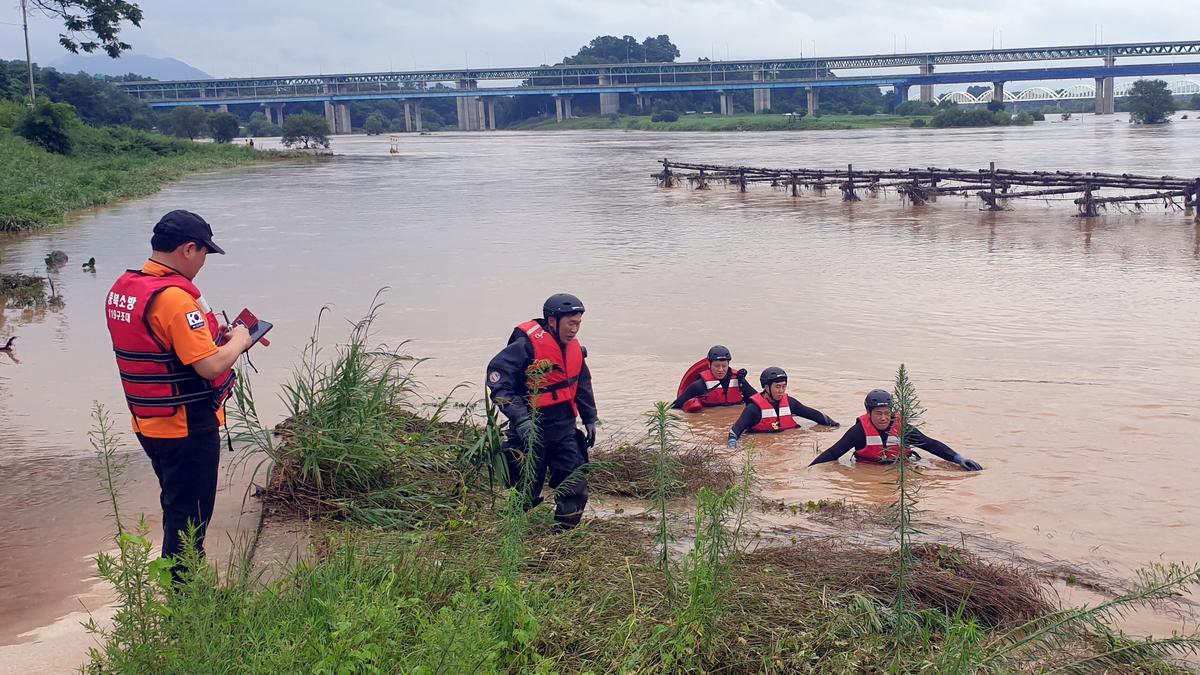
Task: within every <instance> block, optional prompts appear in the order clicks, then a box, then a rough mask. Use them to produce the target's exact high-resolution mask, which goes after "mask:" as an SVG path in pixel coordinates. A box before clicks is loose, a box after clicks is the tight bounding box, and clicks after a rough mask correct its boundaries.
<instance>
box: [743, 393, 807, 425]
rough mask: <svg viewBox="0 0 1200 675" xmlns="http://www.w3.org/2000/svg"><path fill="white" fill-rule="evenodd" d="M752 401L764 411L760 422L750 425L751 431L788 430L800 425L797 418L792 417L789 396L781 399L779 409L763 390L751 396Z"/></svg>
mask: <svg viewBox="0 0 1200 675" xmlns="http://www.w3.org/2000/svg"><path fill="white" fill-rule="evenodd" d="M750 403H753V404H754V405H757V406H758V409H759V411H761V412H762V419H760V420H759V421H758V424H755V425H754V426H752V427H750V431H786V430H788V429H795V428H796V427H797V426H799V425H797V424H796V418H795V417H792V407H791V404H790V403H788V399H787V397H784V398H783V399H782V400H781V401H779V409H778V410H776V409H775V404H774V403H771V402H770V401H768V400H767V397H766V396H764V395H763V393H762V392H759V393H757V394H755V395H753V396H751V397H750Z"/></svg>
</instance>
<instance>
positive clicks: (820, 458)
mask: <svg viewBox="0 0 1200 675" xmlns="http://www.w3.org/2000/svg"><path fill="white" fill-rule="evenodd" d="M887 439H888V432H887V430H886V429H885V430H883V431H880V432H879V440H880V441H882V442H883V444H884V446H886V445H887ZM904 445H905V446H906V447H914V448H921V449H922V450H928V451H929V452H931V453H933V454H935V455H937V456H938V457H941V458H942V459H944V460H946V461H947V462H953V461H954V458H955V457H956V456H957V455H958V453H957V452H955V451H954V449H953V448H951V447H950V446H948V445H946V444H945V443H943V442H941V441H939V440H937V439H936V438H930V437H928V436H926V435H925V434H924V433H922V432H921V430H920V429H909V431H908V434H907V435H906V436H905V437H904ZM865 447H867V434H866V432H865V431H863V428H862V425H861V424H859V423H858V421H857V420H855V422H854V426H852V427H850V428H849V429H847V430H846V433H844V434H842V437H841V438H840V439H839V440H838V442H837V443H834V444H833V445H831V446H829V448H827V449H826V450H825V451H824V452H822V453H821V454H819V455H817V458H816V459H814V460H813V461H812V464H822V463H824V462H835V461H837V460H838V458H840V457H841V456H842V455H844V454H846V453H847V452H850V451H851V450H862V449H863V448H865ZM812 464H809V466H812Z"/></svg>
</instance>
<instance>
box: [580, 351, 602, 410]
mask: <svg viewBox="0 0 1200 675" xmlns="http://www.w3.org/2000/svg"><path fill="white" fill-rule="evenodd" d="M583 356H584V358H587V350H586V349H585V350H583ZM575 405H576V406H577V407H578V408H579V419H580V420H581V421H582V422H583V423H584V424H591V423H592V422H595V421H596V417H598V415H597V411H596V395H595V393H593V392H592V371H590V370H588V366H587V361H584V362H583V369H582V370H580V371H579V388H578V389H576V390H575Z"/></svg>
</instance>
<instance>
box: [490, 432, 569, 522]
mask: <svg viewBox="0 0 1200 675" xmlns="http://www.w3.org/2000/svg"><path fill="white" fill-rule="evenodd" d="M537 431H538V442H537V445H536V446H535V448H534V451H535V453H536V455H535V457H534V459H533V472H534V473H533V477H532V479H531V481H530V486H529V493H528V494H527V495H526V498H527V499H528V500H529V505H530V507H533V506H537V505H538V504H540V503H542V485H543V484H544V483H545V482H546V472H547V470H549V473H550V488H551V489H552V490H554V491H555V496H554V521H555V522H556V523H557V524H558V526H559V527H560V528H563V529H570V528H572V527H575V526H576V525H578V524H579V521H580V519H581V518H583V509H584V507H585V506H587V501H588V484H587V478H586V477H585V476H584V475H583V473H582V472H580V473H578V474H576V475H574V476H571V474H572V473H574V472H575V471H576V470H577V469H579V467H581V466H583V465H584V464H586V463H587V457H586V455H585V454H584V453H585V448H584V445H583V443H582V438H581V436H579V435H577V434H576V431H575V418H574V417H572V418H571V419H569V420H558V419H554V420H545V421H544V422H543V421H542V420H539V424H538V430H537ZM504 459H505V461H506V462H507V463H508V487H514V486H519V485H521V482H522V479H523V478H524V470H525V464H526V462H525V446H524V445H523V444H521V443H520V442H519V441H518V440H517V439H516V438H514V437H511V436H510V437H509V439H508V443H507V444H506V447H505V453H504ZM568 477H570V480H568Z"/></svg>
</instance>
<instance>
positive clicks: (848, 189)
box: [842, 164, 858, 202]
mask: <svg viewBox="0 0 1200 675" xmlns="http://www.w3.org/2000/svg"><path fill="white" fill-rule="evenodd" d="M842 201H844V202H856V201H858V195H856V194H854V165H853V164H847V165H846V182H845V184H843V185H842Z"/></svg>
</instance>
